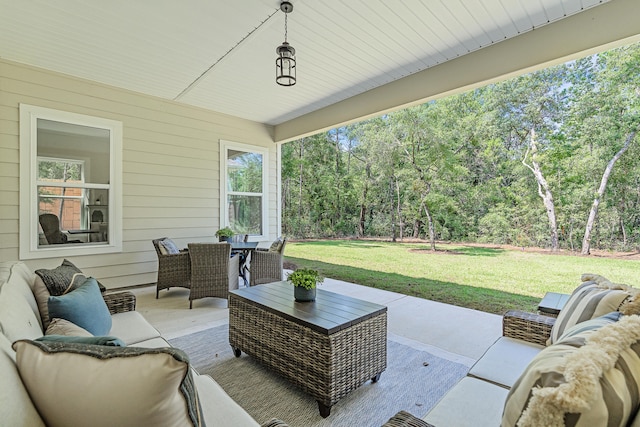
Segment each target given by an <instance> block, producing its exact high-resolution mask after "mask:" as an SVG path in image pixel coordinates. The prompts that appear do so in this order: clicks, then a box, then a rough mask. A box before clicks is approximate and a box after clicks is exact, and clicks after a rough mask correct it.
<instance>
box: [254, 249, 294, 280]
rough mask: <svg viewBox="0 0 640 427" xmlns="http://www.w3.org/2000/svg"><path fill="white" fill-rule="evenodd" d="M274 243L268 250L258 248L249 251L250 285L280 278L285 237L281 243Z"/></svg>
mask: <svg viewBox="0 0 640 427" xmlns="http://www.w3.org/2000/svg"><path fill="white" fill-rule="evenodd" d="M275 243H276V242H274V244H273V245H271V248H269V250H261V249H258V250H255V251H253V252H252V253H251V264H250V267H249V273H250V274H249V276H250V280H249V284H250V285H251V286H255V285H261V284H263V283H271V282H279V281H280V280H282V263H283V259H284V247H285V245H286V244H287V239H284V240H283V241H282V244H278V245H275Z"/></svg>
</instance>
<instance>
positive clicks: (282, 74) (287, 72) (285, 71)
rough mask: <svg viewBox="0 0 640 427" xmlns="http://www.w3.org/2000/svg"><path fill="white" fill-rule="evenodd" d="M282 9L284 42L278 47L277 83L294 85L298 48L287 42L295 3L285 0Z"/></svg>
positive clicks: (281, 5)
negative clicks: (288, 21)
mask: <svg viewBox="0 0 640 427" xmlns="http://www.w3.org/2000/svg"><path fill="white" fill-rule="evenodd" d="M280 10H281V11H283V12H284V42H282V44H281V45H280V46H278V47H277V48H276V53H277V54H278V57H277V58H276V83H278V84H279V85H280V86H293V85H294V84H296V50H295V49H294V48H293V46H291V45H289V43H287V15H289V14H290V13H291V12H292V11H293V4H291V2H288V1H283V2H281V3H280Z"/></svg>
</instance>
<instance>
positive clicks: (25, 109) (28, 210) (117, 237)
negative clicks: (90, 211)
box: [19, 104, 122, 259]
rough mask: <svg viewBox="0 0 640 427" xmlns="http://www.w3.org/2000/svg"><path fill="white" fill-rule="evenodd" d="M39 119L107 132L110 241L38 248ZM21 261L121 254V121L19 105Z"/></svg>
mask: <svg viewBox="0 0 640 427" xmlns="http://www.w3.org/2000/svg"><path fill="white" fill-rule="evenodd" d="M38 119H45V120H53V121H58V122H64V123H69V124H75V125H81V126H89V127H94V128H101V129H106V130H109V135H110V141H109V153H110V160H109V162H110V166H111V167H110V176H109V185H110V191H109V201H108V205H109V239H108V243H106V244H105V243H104V242H100V243H96V244H95V245H92V244H90V243H87V244H83V245H82V246H76V245H70V246H68V247H67V246H66V245H55V246H51V247H42V246H41V247H38V194H37V186H36V184H37V175H38V173H37V171H38V167H37V166H38V163H37V154H38V150H37V147H38V141H37V136H38V123H37V121H38ZM19 227H20V259H38V258H61V257H67V256H77V255H94V254H106V253H115V252H122V122H119V121H115V120H109V119H104V118H101V117H93V116H86V115H83V114H76V113H69V112H65V111H59V110H53V109H50V108H44V107H38V106H34V105H28V104H20V225H19Z"/></svg>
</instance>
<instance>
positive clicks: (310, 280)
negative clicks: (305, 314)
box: [287, 268, 324, 302]
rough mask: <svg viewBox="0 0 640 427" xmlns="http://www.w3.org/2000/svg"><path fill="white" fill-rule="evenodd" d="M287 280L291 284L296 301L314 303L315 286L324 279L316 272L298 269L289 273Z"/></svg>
mask: <svg viewBox="0 0 640 427" xmlns="http://www.w3.org/2000/svg"><path fill="white" fill-rule="evenodd" d="M287 280H288V281H289V282H291V283H292V284H293V296H294V297H295V299H296V301H300V302H307V301H315V299H316V285H319V284H321V283H322V281H323V280H324V278H323V277H322V276H321V275H320V273H319V272H318V270H311V269H308V268H298V269H296V270H295V271H294V272H292V273H289V275H288V276H287Z"/></svg>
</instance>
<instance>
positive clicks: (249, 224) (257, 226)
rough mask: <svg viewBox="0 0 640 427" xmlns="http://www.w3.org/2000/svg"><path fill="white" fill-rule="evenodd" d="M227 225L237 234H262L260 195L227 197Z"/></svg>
mask: <svg viewBox="0 0 640 427" xmlns="http://www.w3.org/2000/svg"><path fill="white" fill-rule="evenodd" d="M228 209H229V226H230V227H231V229H232V230H233V231H234V232H236V233H237V234H250V235H258V236H259V235H262V196H239V195H230V196H229V197H228Z"/></svg>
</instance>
